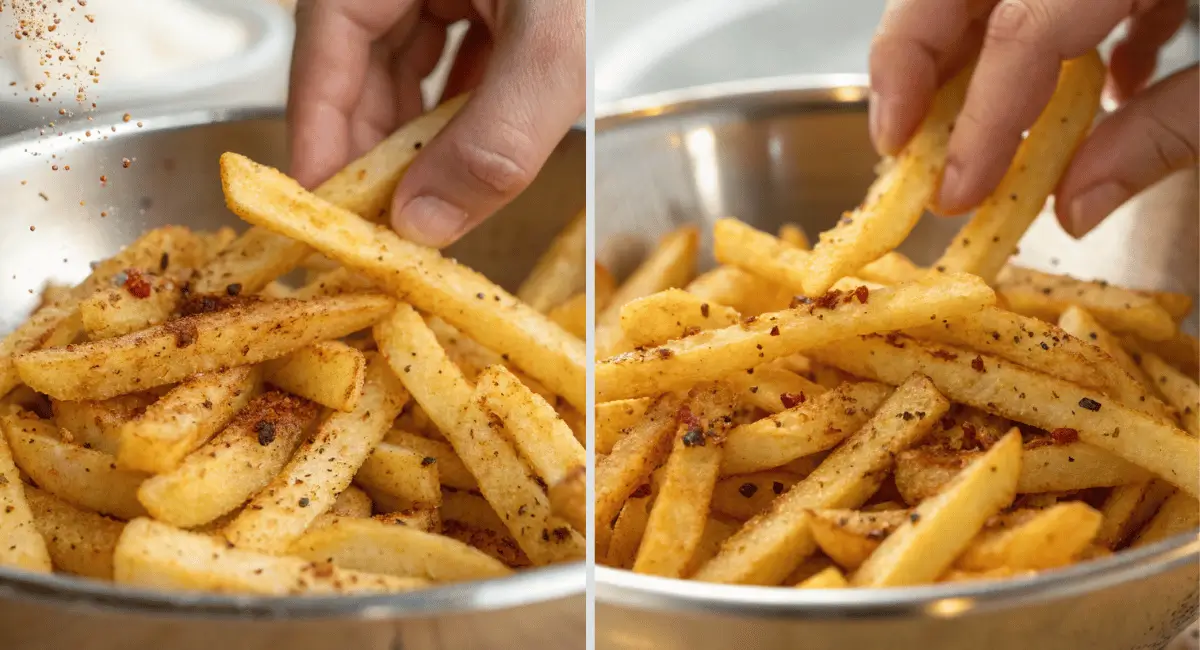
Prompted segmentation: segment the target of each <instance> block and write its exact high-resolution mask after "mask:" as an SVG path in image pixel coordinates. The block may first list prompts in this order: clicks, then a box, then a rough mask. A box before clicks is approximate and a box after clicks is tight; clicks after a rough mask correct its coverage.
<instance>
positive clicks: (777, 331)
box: [771, 325, 779, 336]
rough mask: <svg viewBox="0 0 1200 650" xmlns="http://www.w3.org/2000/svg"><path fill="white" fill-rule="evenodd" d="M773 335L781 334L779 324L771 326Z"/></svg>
mask: <svg viewBox="0 0 1200 650" xmlns="http://www.w3.org/2000/svg"><path fill="white" fill-rule="evenodd" d="M771 336H779V326H778V325H776V326H774V327H772V328H771Z"/></svg>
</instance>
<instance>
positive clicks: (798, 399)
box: [779, 392, 808, 409]
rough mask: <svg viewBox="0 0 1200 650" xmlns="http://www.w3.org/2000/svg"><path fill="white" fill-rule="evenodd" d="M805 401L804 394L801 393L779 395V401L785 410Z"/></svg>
mask: <svg viewBox="0 0 1200 650" xmlns="http://www.w3.org/2000/svg"><path fill="white" fill-rule="evenodd" d="M807 400H808V398H807V397H805V396H804V393H802V392H801V393H781V394H780V395H779V401H780V402H783V408H785V409H790V408H792V407H794V406H796V405H798V404H803V403H804V402H805V401H807Z"/></svg>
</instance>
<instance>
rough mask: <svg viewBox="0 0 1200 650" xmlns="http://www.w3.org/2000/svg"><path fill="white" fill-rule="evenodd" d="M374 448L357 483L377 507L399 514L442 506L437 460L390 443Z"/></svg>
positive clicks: (359, 472)
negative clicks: (410, 510) (414, 509)
mask: <svg viewBox="0 0 1200 650" xmlns="http://www.w3.org/2000/svg"><path fill="white" fill-rule="evenodd" d="M360 417H361V416H360ZM383 426H386V423H383ZM374 447H375V450H374V451H373V452H371V455H370V456H368V457H367V459H366V461H365V462H363V463H362V467H361V468H360V469H359V470H358V474H356V475H355V477H354V480H355V481H356V482H357V483H358V484H359V485H360V486H362V487H363V489H365V490H366V491H367V494H370V495H371V499H372V500H373V501H375V503H376V505H379V506H380V508H381V509H382V510H384V511H387V512H397V511H402V510H409V509H413V508H417V509H420V508H436V507H437V506H438V505H439V504H440V503H441V500H442V488H441V481H440V479H439V478H438V468H437V459H436V458H434V457H432V456H426V455H424V454H422V453H421V452H419V451H416V450H413V449H406V448H404V447H400V446H398V445H393V444H389V443H386V442H383V443H379V444H377V445H375V446H374Z"/></svg>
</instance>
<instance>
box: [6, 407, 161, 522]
mask: <svg viewBox="0 0 1200 650" xmlns="http://www.w3.org/2000/svg"><path fill="white" fill-rule="evenodd" d="M0 426H3V427H4V434H5V437H6V438H7V439H8V445H9V448H10V450H11V451H12V457H13V460H14V461H15V462H16V464H17V467H20V468H21V469H22V470H23V471H24V472H25V473H26V474H28V475H29V476H30V478H32V479H33V481H34V482H35V483H37V485H38V486H39V487H41V488H42V489H43V490H46V491H47V492H49V493H51V494H53V495H54V496H57V497H58V498H60V499H63V500H64V501H67V502H69V503H72V504H74V505H77V506H79V507H82V508H87V509H88V510H95V511H96V512H99V513H102V514H106V515H113V516H115V517H119V518H121V519H132V518H134V517H138V516H141V515H143V514H145V512H146V510H145V509H144V508H143V507H142V505H141V504H140V503H138V500H137V490H138V486H139V485H141V483H142V481H144V480H145V479H146V475H145V474H143V473H141V472H130V471H125V470H121V469H117V466H116V463H115V462H114V461H115V459H114V458H113V457H112V456H110V455H108V454H106V453H103V452H100V451H96V450H94V449H85V448H84V447H80V446H77V445H73V444H69V443H66V442H62V441H60V440H59V439H58V430H57V429H56V428H55V426H54V425H53V424H52V423H51V422H50V421H48V420H39V419H38V418H37V417H36V416H34V415H33V414H31V413H20V412H14V413H10V414H9V415H8V416H6V417H5V418H3V422H2V423H0Z"/></svg>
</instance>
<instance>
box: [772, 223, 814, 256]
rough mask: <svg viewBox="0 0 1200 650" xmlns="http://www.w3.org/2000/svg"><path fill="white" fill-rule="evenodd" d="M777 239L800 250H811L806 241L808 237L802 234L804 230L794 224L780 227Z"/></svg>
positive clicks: (809, 244) (810, 245)
mask: <svg viewBox="0 0 1200 650" xmlns="http://www.w3.org/2000/svg"><path fill="white" fill-rule="evenodd" d="M779 238H780V239H782V240H783V241H785V242H787V243H788V244H790V245H792V246H795V247H796V248H799V249H801V250H809V249H811V248H812V244H811V243H810V242H809V241H808V235H806V234H805V233H804V229H803V228H801V227H800V226H798V225H797V224H794V223H785V224H783V225H782V226H780V227H779Z"/></svg>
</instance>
